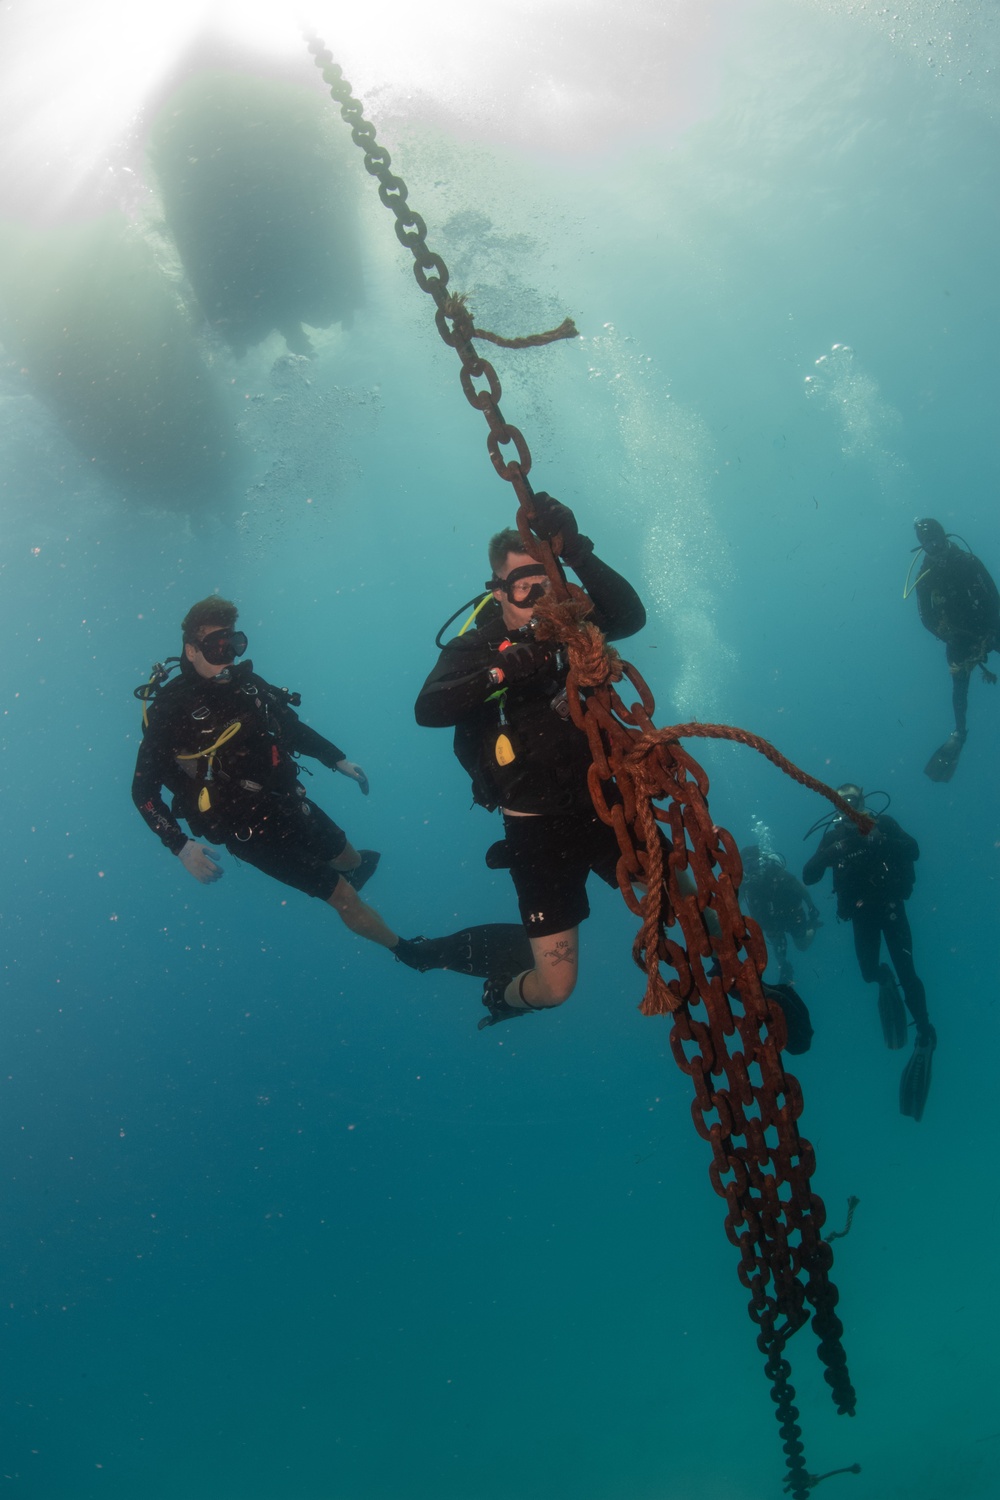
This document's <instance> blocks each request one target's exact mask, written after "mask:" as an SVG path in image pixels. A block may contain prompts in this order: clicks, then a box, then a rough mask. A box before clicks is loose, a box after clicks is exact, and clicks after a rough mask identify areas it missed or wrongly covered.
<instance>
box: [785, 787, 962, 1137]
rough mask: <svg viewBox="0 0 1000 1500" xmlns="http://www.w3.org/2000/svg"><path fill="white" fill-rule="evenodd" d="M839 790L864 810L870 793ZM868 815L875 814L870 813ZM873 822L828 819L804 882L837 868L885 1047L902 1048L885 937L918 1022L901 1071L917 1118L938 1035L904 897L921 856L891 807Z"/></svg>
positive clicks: (841, 904) (905, 1101)
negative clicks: (862, 827)
mask: <svg viewBox="0 0 1000 1500" xmlns="http://www.w3.org/2000/svg"><path fill="white" fill-rule="evenodd" d="M838 791H839V794H840V796H841V797H842V798H843V799H844V801H845V802H847V803H849V804H850V806H851V807H853V808H856V809H857V810H858V811H859V812H863V811H864V810H865V799H864V793H863V792H862V790H861V788H860V787H859V786H857V785H855V783H853V782H848V783H847V784H846V785H844V786H842V787H839V788H838ZM869 816H871V815H870V814H869ZM874 825H875V826H874V827H873V828H872V830H871V832H870V833H869V834H867V835H865V834H862V833H861V832H860V831H859V830H858V829H857V828H856V827H855V825H854V824H853V823H852V822H851V821H850V820H849V819H848V818H846V817H845V816H844V815H843V814H838V815H837V816H835V817H834V818H833V819H832V821H831V822H830V824H829V826H828V827H827V828H826V831H825V832H824V834H823V837H822V839H821V840H820V845H819V848H818V849H817V850H816V853H815V854H814V855H813V856H812V858H811V859H810V860H808V861H807V862H806V865H805V868H804V869H803V871H802V879H803V880H804V881H805V883H806V885H815V884H816V882H817V881H818V880H820V879H822V876H823V873H824V871H825V870H828V869H830V870H832V871H833V889H834V892H835V894H836V897H837V916H838V917H839V919H840V920H841V921H842V922H850V923H851V926H852V927H853V929H854V951H855V953H856V954H857V959H858V967H859V968H860V970H861V977H862V979H863V980H864V981H865V983H866V984H877V985H878V986H879V1017H880V1019H881V1022H882V1031H883V1035H884V1037H885V1041H886V1045H887V1046H889V1047H891V1048H893V1049H897V1048H899V1047H902V1046H904V1045H905V1042H906V1014H905V1011H904V1010H903V1005H902V1001H901V1000H900V997H899V990H898V988H897V987H896V982H895V977H894V975H893V971H892V969H891V968H890V967H889V965H888V964H886V963H882V962H881V951H882V940H883V938H884V939H885V945H886V949H887V950H888V954H889V957H890V959H891V960H892V965H893V968H895V971H896V976H898V978H899V983H900V984H901V985H902V987H903V997H904V998H905V1000H906V1006H907V1009H908V1010H909V1012H910V1014H911V1016H912V1017H913V1021H914V1024H915V1026H916V1045H915V1047H914V1052H913V1056H912V1057H911V1058H910V1060H909V1062H908V1063H907V1065H906V1068H905V1069H904V1071H903V1077H902V1080H901V1082H900V1092H899V1107H900V1111H901V1112H902V1113H903V1114H904V1115H911V1116H912V1117H913V1119H915V1120H919V1119H920V1117H921V1115H922V1114H923V1110H924V1104H925V1103H926V1100H927V1093H928V1090H929V1089H930V1084H931V1058H932V1056H933V1053H934V1048H935V1047H936V1045H937V1036H936V1034H935V1031H934V1027H933V1026H932V1025H931V1023H930V1020H929V1018H928V1015H927V997H926V993H925V991H924V986H923V983H922V982H921V980H920V978H919V976H918V975H917V971H916V969H915V968H914V966H913V935H912V933H911V931H910V923H909V919H908V917H907V915H906V907H905V905H904V903H905V902H906V900H907V899H908V898H909V896H910V895H911V894H912V892H913V883H914V878H915V871H914V868H913V867H914V863H915V861H916V860H917V859H918V858H919V855H920V849H919V847H918V845H917V841H916V839H914V838H911V837H910V835H909V834H908V833H905V832H904V830H903V829H902V828H901V827H900V826H899V824H898V823H897V822H896V820H895V818H890V817H889V816H888V814H886V813H880V814H879V815H878V816H877V817H875V819H874Z"/></svg>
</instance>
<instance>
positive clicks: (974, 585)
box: [903, 516, 1000, 781]
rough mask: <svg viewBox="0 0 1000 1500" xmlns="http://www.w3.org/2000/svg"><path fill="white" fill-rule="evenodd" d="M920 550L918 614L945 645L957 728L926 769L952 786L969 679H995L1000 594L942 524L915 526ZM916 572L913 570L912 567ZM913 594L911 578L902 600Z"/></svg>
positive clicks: (963, 728)
mask: <svg viewBox="0 0 1000 1500" xmlns="http://www.w3.org/2000/svg"><path fill="white" fill-rule="evenodd" d="M913 529H914V531H915V532H916V534H917V541H918V542H919V543H920V546H919V547H916V548H914V551H916V552H918V553H919V552H920V551H921V549H922V550H923V554H924V555H923V559H922V560H921V561H922V564H923V572H921V573H919V574H918V577H917V581H916V583H915V584H914V585H913V587H914V589H915V590H916V595H917V608H918V610H919V611H920V619H921V622H922V624H923V625H924V627H925V629H927V630H929V631H930V633H931V635H936V636H937V638H938V640H939V641H943V642H944V645H945V654H946V656H947V660H948V670H949V672H950V673H951V678H952V689H951V701H952V707H953V709H954V712H955V728H954V731H953V732H952V733H951V734H950V735H949V736H948V738H947V739H946V740H945V742H944V744H943V745H941V746H939V748H938V749H937V750H935V752H934V754H933V755H932V756H931V758H930V760H929V761H928V762H927V764H926V766H925V767H924V771H925V773H926V774H927V775H928V776H929V777H930V779H931V780H932V781H950V780H951V778H952V776H953V775H954V773H955V767H956V766H957V765H958V757H959V756H960V755H961V753H962V746H963V745H964V744H965V741H966V737H967V733H968V731H967V728H966V707H967V704H968V701H969V679H970V677H971V676H972V669H973V667H979V669H980V670H981V672H982V674H983V676H984V678H985V679H986V681H987V682H990V683H995V682H996V680H997V679H996V676H995V674H994V673H993V672H991V671H989V670H988V668H987V666H986V662H987V658H988V657H989V654H990V652H991V651H1000V594H998V593H997V586H996V584H995V583H994V582H993V579H992V578H991V577H990V575H989V573H988V572H987V571H986V568H985V567H984V566H983V564H982V563H981V562H980V561H979V558H978V557H976V556H975V554H974V553H973V552H971V551H970V550H969V549H968V547H960V546H958V545H957V543H955V542H953V541H951V540H950V536H949V535H946V533H945V529H944V527H943V526H942V525H941V522H940V521H935V520H933V519H932V518H931V517H929V516H928V517H926V518H925V519H924V520H921V521H914V523H913ZM911 572H912V564H911ZM909 593H910V584H909V575H907V584H906V590H905V591H904V595H903V597H904V598H905V597H906V596H907V594H909Z"/></svg>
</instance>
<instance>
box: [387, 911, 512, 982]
mask: <svg viewBox="0 0 1000 1500" xmlns="http://www.w3.org/2000/svg"><path fill="white" fill-rule="evenodd" d="M407 948H408V950H409V951H408V956H407V958H406V959H404V960H403V962H404V963H407V964H409V966H410V968H413V969H419V970H420V971H421V973H424V972H425V971H426V970H427V969H451V970H452V972H453V973H455V974H470V975H473V976H474V977H475V978H477V979H489V978H491V977H492V976H494V975H497V974H506V975H507V976H508V979H509V977H510V975H511V974H519V973H520V972H521V971H522V969H532V968H534V965H535V959H534V955H533V954H532V952H531V944H530V943H529V941H528V936H527V933H526V932H525V930H524V928H523V927H522V926H521V924H520V922H484V923H483V924H482V925H481V926H479V927H465V928H463V929H462V931H461V932H452V933H450V934H449V935H448V936H447V937H437V938H414V939H413V940H412V942H410V943H408V945H407ZM506 982H507V981H505V983H506Z"/></svg>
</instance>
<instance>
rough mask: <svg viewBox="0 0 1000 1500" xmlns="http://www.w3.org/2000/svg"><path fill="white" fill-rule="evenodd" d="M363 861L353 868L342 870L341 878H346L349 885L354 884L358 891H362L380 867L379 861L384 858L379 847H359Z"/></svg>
mask: <svg viewBox="0 0 1000 1500" xmlns="http://www.w3.org/2000/svg"><path fill="white" fill-rule="evenodd" d="M358 853H359V854H360V855H361V863H360V864H359V865H355V866H354V869H353V870H341V872H340V875H341V879H343V880H346V881H347V884H348V885H353V887H354V889H355V890H356V891H360V889H361V887H362V886H363V885H367V884H368V882H369V880H371V878H372V876H373V875H374V874H375V871H376V870H377V869H378V862H379V860H380V859H381V858H382V856H381V854H380V853H379V852H378V850H377V849H359V850H358Z"/></svg>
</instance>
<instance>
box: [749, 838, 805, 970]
mask: <svg viewBox="0 0 1000 1500" xmlns="http://www.w3.org/2000/svg"><path fill="white" fill-rule="evenodd" d="M740 859H741V860H742V861H743V883H742V885H741V886H740V894H741V895H742V896H744V897H745V899H746V909H747V913H748V914H749V915H750V916H751V917H753V919H754V921H755V922H756V923H757V924H758V926H759V927H760V929H761V931H762V932H763V934H764V936H765V937H766V939H767V945H768V947H769V948H770V949H771V950H772V951H773V953H774V956H775V958H777V960H778V982H779V984H791V982H792V980H793V978H794V977H795V976H794V973H793V970H792V966H791V964H790V963H789V960H788V938H789V937H791V939H792V942H793V943H794V944H795V946H796V948H798V950H799V952H800V953H802V952H804V951H805V949H806V948H808V947H809V945H810V944H811V942H812V940H813V938H814V937H815V936H816V929H817V928H818V927H822V925H823V924H822V922H821V920H820V915H819V909H818V908H817V906H816V903H815V902H814V901H813V899H812V897H811V896H810V894H809V892H808V891H807V890H805V889H804V887H803V886H802V885H800V884H799V882H798V881H797V880H796V878H795V876H794V875H793V874H792V872H791V870H786V869H785V861H784V860H783V859H782V857H781V855H780V854H769V853H765V852H764V851H763V850H762V849H760V848H759V847H758V845H756V844H750V845H748V846H747V848H745V849H741V850H740Z"/></svg>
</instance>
